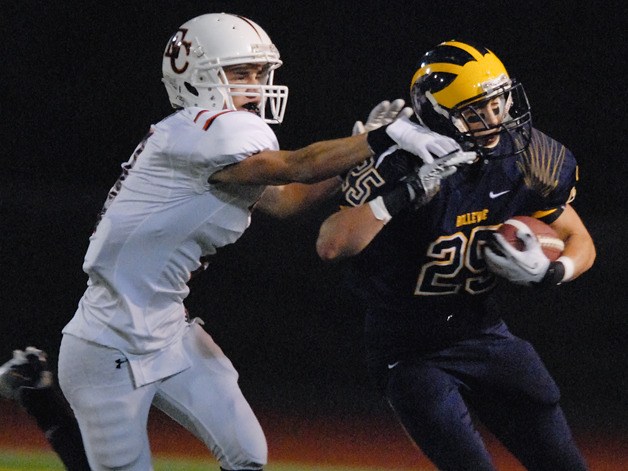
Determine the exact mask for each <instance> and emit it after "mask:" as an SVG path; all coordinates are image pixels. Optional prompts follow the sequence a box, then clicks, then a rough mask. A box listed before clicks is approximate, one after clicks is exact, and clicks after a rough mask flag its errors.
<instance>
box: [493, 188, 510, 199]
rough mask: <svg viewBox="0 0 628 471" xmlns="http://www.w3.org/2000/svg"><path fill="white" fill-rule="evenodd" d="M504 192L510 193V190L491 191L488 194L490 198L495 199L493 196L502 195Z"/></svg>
mask: <svg viewBox="0 0 628 471" xmlns="http://www.w3.org/2000/svg"><path fill="white" fill-rule="evenodd" d="M506 193H510V190H506V191H500V192H499V193H493V192H492V191H491V192H490V193H489V194H488V196H489V197H490V198H491V199H495V198H499V197H500V196H502V195H505V194H506Z"/></svg>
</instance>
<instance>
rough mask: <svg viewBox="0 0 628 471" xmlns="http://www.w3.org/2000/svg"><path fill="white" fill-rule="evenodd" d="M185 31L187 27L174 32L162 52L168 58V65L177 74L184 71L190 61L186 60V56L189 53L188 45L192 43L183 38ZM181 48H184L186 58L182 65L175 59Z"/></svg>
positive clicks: (177, 57)
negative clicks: (164, 50)
mask: <svg viewBox="0 0 628 471" xmlns="http://www.w3.org/2000/svg"><path fill="white" fill-rule="evenodd" d="M187 32H188V30H187V29H180V30H179V31H177V32H176V33H174V35H173V36H172V38H171V39H170V42H169V43H168V47H167V48H166V52H165V53H164V56H165V57H169V58H170V67H172V70H174V71H175V72H176V73H177V74H182V73H183V72H185V71H186V70H187V68H188V65H190V63H189V62H188V61H187V56H189V55H190V46H192V43H191V42H190V41H185V40H184V39H185V35H186V33H187ZM182 49H183V50H184V54H185V57H184V58H185V59H186V60H185V63H184V64H183V65H181V66H178V65H177V59H179V53H180V52H181V50H182Z"/></svg>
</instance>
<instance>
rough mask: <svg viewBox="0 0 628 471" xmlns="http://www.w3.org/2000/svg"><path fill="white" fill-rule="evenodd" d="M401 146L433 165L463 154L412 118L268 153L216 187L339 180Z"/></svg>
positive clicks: (219, 175) (220, 175)
mask: <svg viewBox="0 0 628 471" xmlns="http://www.w3.org/2000/svg"><path fill="white" fill-rule="evenodd" d="M393 146H397V147H398V148H400V149H403V150H406V151H408V152H410V153H412V154H414V155H416V156H418V157H420V158H421V159H422V160H423V161H424V162H426V163H431V162H433V160H434V155H436V156H442V155H446V154H450V153H452V152H457V151H459V150H460V147H459V146H458V144H457V143H456V142H455V141H454V140H453V139H450V138H447V137H445V136H441V135H440V134H436V133H433V132H431V131H429V130H427V129H425V128H424V127H422V126H420V125H419V124H417V123H413V122H411V121H410V120H409V119H408V118H407V117H405V116H404V117H401V118H399V119H397V120H396V121H394V122H393V123H391V124H389V125H386V126H382V127H380V128H378V129H375V130H374V131H370V132H368V133H365V134H358V135H355V136H351V137H345V138H341V139H334V140H329V141H320V142H315V143H314V144H310V145H309V146H307V147H303V148H301V149H298V150H295V151H285V150H279V151H263V152H259V153H257V154H255V155H252V156H251V157H249V158H247V159H245V160H244V161H242V162H239V163H237V164H233V165H231V166H229V167H227V168H225V169H222V170H219V171H218V172H216V173H214V174H213V175H212V176H211V177H210V182H229V183H241V184H256V185H284V184H287V183H292V182H301V183H315V182H319V181H322V180H325V179H327V178H330V177H333V176H335V175H339V174H341V173H343V172H345V171H347V170H349V169H350V168H351V167H353V166H355V165H357V164H358V163H360V162H362V161H363V160H365V159H366V158H368V157H371V156H372V155H374V154H377V155H379V154H381V153H383V152H384V151H386V150H388V149H389V148H391V147H393Z"/></svg>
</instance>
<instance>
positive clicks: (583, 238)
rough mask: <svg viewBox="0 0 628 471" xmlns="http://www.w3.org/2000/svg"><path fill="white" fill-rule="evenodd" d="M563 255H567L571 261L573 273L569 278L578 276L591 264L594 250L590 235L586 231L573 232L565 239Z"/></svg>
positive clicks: (594, 253) (594, 254)
mask: <svg viewBox="0 0 628 471" xmlns="http://www.w3.org/2000/svg"><path fill="white" fill-rule="evenodd" d="M562 256H563V257H568V258H569V259H570V260H571V261H572V262H573V275H572V276H571V278H570V279H571V280H573V279H575V278H577V277H579V276H580V275H582V274H583V273H584V272H586V271H587V270H588V269H589V268H591V267H592V266H593V262H594V261H595V257H596V251H595V245H594V244H593V240H592V239H591V236H590V235H589V234H588V232H587V233H574V234H571V235H569V236H568V237H567V239H566V240H565V250H564V251H563V254H562Z"/></svg>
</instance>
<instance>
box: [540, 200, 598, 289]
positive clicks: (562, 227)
mask: <svg viewBox="0 0 628 471" xmlns="http://www.w3.org/2000/svg"><path fill="white" fill-rule="evenodd" d="M551 226H552V227H553V228H554V230H555V231H556V232H557V233H558V235H559V237H560V238H561V239H562V240H563V241H564V242H565V249H564V250H563V253H562V256H563V257H566V258H567V259H568V260H570V261H571V262H568V263H569V264H571V265H572V266H571V267H566V268H567V270H569V271H570V272H572V273H570V276H568V277H566V279H569V280H573V279H574V278H577V277H578V276H580V275H582V274H583V273H584V272H586V271H587V270H588V269H589V268H591V266H592V265H593V262H594V261H595V257H596V252H595V244H594V243H593V239H592V238H591V235H590V234H589V231H588V230H587V228H586V226H585V225H584V223H583V222H582V220H581V219H580V216H579V215H578V213H577V212H576V210H575V209H574V208H573V207H572V206H571V205H569V204H568V205H567V206H566V207H565V210H564V211H563V213H562V214H561V215H560V217H559V218H558V219H557V220H556V221H554V222H553V223H552V224H551Z"/></svg>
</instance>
